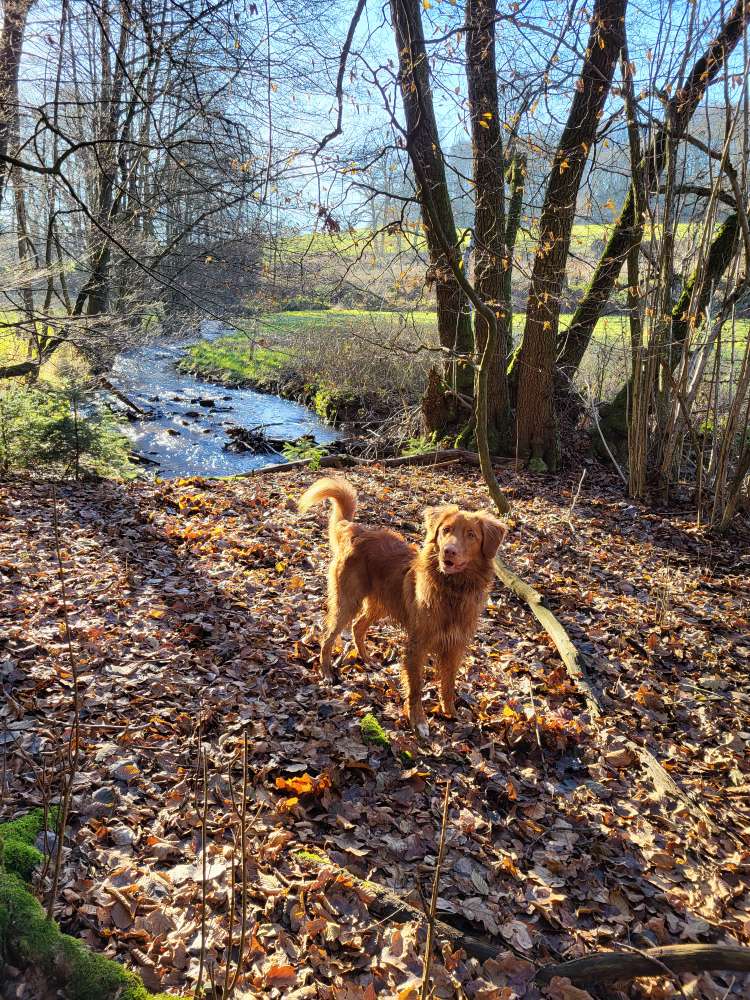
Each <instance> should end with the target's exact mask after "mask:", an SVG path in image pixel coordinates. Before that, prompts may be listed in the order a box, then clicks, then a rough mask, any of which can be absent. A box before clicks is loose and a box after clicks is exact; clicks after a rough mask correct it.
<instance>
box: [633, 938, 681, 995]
mask: <svg viewBox="0 0 750 1000" xmlns="http://www.w3.org/2000/svg"><path fill="white" fill-rule="evenodd" d="M621 947H623V948H625V949H626V950H627V951H632V952H634V953H635V954H636V955H640V956H641V957H642V958H647V959H648V961H649V962H653V963H654V964H655V965H657V966H659V968H661V969H663V971H664V973H665V974H666V975H667V977H668V978H669V979H671V980H672V981H673V982H674V984H675V986H676V987H677V989H678V990H679V993H680V996H681V997H682V998H683V1000H687V996H686V995H685V990H684V989H683V988H682V983H681V982H680V980H679V979H678V978H677V973H676V972H674V971H673V970H672V969H670V968H669V966H668V965H665V964H664V962H662V961H661V959H659V958H655V957H654V956H653V955H651V956H649V955H648V954H647V952H646V950H645V949H643V948H636V947H635V945H633V944H624V943H623V944H622V945H621Z"/></svg>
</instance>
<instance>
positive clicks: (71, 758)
mask: <svg viewBox="0 0 750 1000" xmlns="http://www.w3.org/2000/svg"><path fill="white" fill-rule="evenodd" d="M52 527H53V530H54V537H55V556H56V558H57V574H58V577H59V578H60V598H61V602H62V614H63V626H64V628H65V644H66V646H67V650H68V661H69V663H70V673H71V675H72V677H73V728H72V729H71V732H70V739H69V740H68V770H67V780H66V783H65V791H64V793H63V797H62V804H61V808H60V814H59V816H58V821H57V831H56V833H57V843H56V845H55V864H54V868H53V870H52V885H51V887H50V893H49V901H48V903H47V919H48V920H51V919H52V913H53V910H54V906H55V897H56V896H57V886H58V883H59V881H60V867H61V865H62V852H63V839H64V836H65V827H66V826H67V823H68V813H69V812H70V800H71V797H72V795H73V782H74V781H75V777H76V773H77V771H78V754H79V743H80V739H79V737H80V724H81V706H80V701H79V692H78V662H77V660H76V658H75V656H74V655H73V642H72V639H71V635H70V619H69V617H68V594H67V589H66V586H65V571H64V569H63V562H62V548H61V545H60V525H59V522H58V519H57V490H56V488H55V484H54V482H53V483H52Z"/></svg>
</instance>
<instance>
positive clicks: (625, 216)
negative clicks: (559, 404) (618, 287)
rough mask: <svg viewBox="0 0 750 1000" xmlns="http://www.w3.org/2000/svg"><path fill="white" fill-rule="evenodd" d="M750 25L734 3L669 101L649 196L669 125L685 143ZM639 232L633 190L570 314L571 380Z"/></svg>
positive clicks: (563, 354) (567, 362) (649, 171)
mask: <svg viewBox="0 0 750 1000" xmlns="http://www.w3.org/2000/svg"><path fill="white" fill-rule="evenodd" d="M748 21H750V2H748V0H737V2H736V3H735V5H734V7H733V9H732V12H731V14H730V15H729V17H728V18H727V20H726V21H725V22H724V26H723V27H722V29H721V31H720V32H719V34H718V35H717V37H716V38H715V39H714V40H713V41H712V42H711V44H710V45H709V46H708V49H707V50H706V52H705V53H704V54H703V55H702V56H701V58H700V59H699V60H698V62H696V63H695V65H694V66H693V69H692V70H691V72H690V76H689V77H688V78H687V80H686V82H685V86H684V87H682V88H681V89H680V90H678V91H677V93H676V94H675V95H674V97H672V99H671V100H670V102H669V105H668V108H667V114H666V116H665V124H664V125H663V126H662V127H661V129H659V131H658V132H657V134H656V136H655V137H654V140H653V142H652V144H651V148H650V149H649V150H648V152H647V153H646V155H645V157H644V161H643V168H644V171H645V175H646V191H647V192H653V190H654V187H655V185H656V183H657V181H658V179H659V176H660V175H661V172H662V171H663V170H664V166H665V164H666V162H667V152H668V150H667V145H668V134H667V133H668V129H667V123H669V122H670V121H671V139H672V141H673V142H675V143H678V142H680V141H681V140H682V139H683V138H684V136H685V133H686V131H687V127H688V124H689V123H690V119H691V118H692V116H693V113H694V112H695V109H696V108H697V107H698V105H699V104H700V102H701V99H702V98H703V95H704V94H705V92H706V90H707V89H708V86H709V84H710V83H711V81H712V80H713V79H714V78H715V77H716V75H717V74H718V73H719V72H720V71H721V69H722V68H723V67H724V65H725V64H726V62H727V60H728V58H729V56H730V55H731V53H732V51H733V50H734V48H735V46H736V45H737V43H738V42H739V40H740V39H741V38H742V35H743V33H744V31H745V28H746V26H747V24H748ZM639 232H640V226H639V223H638V220H637V219H636V211H635V200H634V198H633V191H632V189H631V190H629V191H628V194H627V197H626V198H625V203H624V204H623V207H622V211H621V213H620V217H619V219H618V220H617V223H616V224H615V228H614V230H613V231H612V234H611V236H610V238H609V240H608V242H607V246H606V247H605V249H604V253H603V254H602V256H601V259H600V261H599V263H598V264H597V266H596V270H595V271H594V275H593V278H592V279H591V283H590V284H589V287H588V290H587V292H586V294H585V295H584V297H583V299H582V301H581V303H580V304H579V306H578V308H577V309H576V311H575V313H574V314H573V319H572V320H571V323H570V326H569V327H568V329H567V330H566V332H565V335H564V338H563V342H562V344H561V345H560V346H561V349H560V352H559V358H558V365H559V367H560V369H561V370H562V372H563V373H564V374H565V375H567V376H568V377H569V378H571V377H572V376H573V374H575V372H576V371H577V370H578V366H579V365H580V363H581V361H582V360H583V355H584V354H585V353H586V348H587V347H588V345H589V341H590V340H591V335H592V334H593V332H594V328H595V327H596V324H597V322H598V320H599V317H600V316H601V314H602V309H603V308H604V306H605V305H606V303H607V302H608V301H609V297H610V295H611V294H612V290H613V288H614V286H615V282H616V281H617V278H618V276H619V274H620V270H621V269H622V265H623V263H624V262H625V260H626V258H627V256H628V253H629V251H630V249H631V247H632V246H633V245H634V244H635V243H636V242H637V241H638V239H639Z"/></svg>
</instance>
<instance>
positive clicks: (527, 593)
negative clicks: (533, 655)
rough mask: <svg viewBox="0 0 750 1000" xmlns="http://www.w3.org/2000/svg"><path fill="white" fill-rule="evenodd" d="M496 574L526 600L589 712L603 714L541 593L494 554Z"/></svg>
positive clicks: (572, 648) (593, 714)
mask: <svg viewBox="0 0 750 1000" xmlns="http://www.w3.org/2000/svg"><path fill="white" fill-rule="evenodd" d="M495 573H496V575H497V576H498V578H499V579H500V580H501V581H502V582H503V583H504V584H505V586H506V587H508V589H509V590H512V591H513V593H514V594H515V595H516V597H520V598H521V599H522V600H524V601H526V603H527V604H528V606H529V607H530V608H531V612H532V614H533V615H534V617H535V618H536V619H537V621H538V622H539V624H540V625H541V626H542V628H543V629H544V630H545V632H546V633H547V635H548V636H549V637H550V639H552V641H553V642H554V644H555V648H556V649H557V651H558V653H559V654H560V656H561V658H562V661H563V663H564V664H565V669H566V670H567V672H568V676H569V677H570V679H571V680H572V681H573V683H574V684H575V686H576V689H577V690H578V692H579V693H580V694H581V695H582V696H583V698H584V699H585V701H586V705H587V706H588V710H589V712H590V713H591V715H592V716H593V717H594V718H600V717H601V716H602V715H604V709H603V707H602V703H601V700H600V698H599V695H598V693H597V692H596V690H595V688H594V686H593V684H592V682H591V681H590V680H589V679H588V677H587V676H586V673H585V671H584V668H583V666H582V665H581V661H580V657H579V653H578V650H577V649H576V647H575V646H574V645H573V642H572V640H571V638H570V636H569V635H568V633H567V632H566V631H565V628H564V627H563V625H562V624H561V622H560V621H558V619H557V618H556V617H555V616H554V615H553V614H552V612H551V611H550V609H549V608H548V607H547V606H546V605H545V603H544V598H543V597H542V595H541V594H540V593H539V591H538V590H535V589H534V588H533V587H532V586H531V585H530V584H528V583H524V581H523V580H522V579H521V578H520V576H517V575H516V574H515V573H514V572H513V570H512V569H510V567H509V566H506V565H505V563H504V562H503V561H502V559H500V558H499V556H495Z"/></svg>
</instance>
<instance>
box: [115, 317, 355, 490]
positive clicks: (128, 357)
mask: <svg viewBox="0 0 750 1000" xmlns="http://www.w3.org/2000/svg"><path fill="white" fill-rule="evenodd" d="M229 332H230V331H229V330H228V329H227V328H226V327H223V326H222V325H221V324H219V323H208V322H207V323H203V324H202V326H201V330H200V337H202V338H203V339H205V340H213V339H215V338H216V337H220V336H223V335H225V334H227V333H229ZM195 339H196V338H195V337H193V338H191V339H190V340H185V341H179V342H175V341H170V342H168V343H161V344H158V343H157V344H150V345H148V346H146V347H137V348H134V349H133V350H130V351H125V352H123V353H122V354H120V355H119V356H118V358H117V360H116V361H115V364H114V367H113V369H112V376H111V377H112V383H113V385H114V386H115V387H116V388H118V389H119V390H120V391H121V392H123V393H125V395H126V396H128V398H129V399H131V400H132V401H133V402H134V403H136V404H137V405H138V406H139V407H141V408H142V409H143V410H146V411H147V415H146V416H145V417H142V418H138V419H136V420H129V422H128V423H125V424H124V425H123V427H122V430H123V432H124V433H125V434H127V436H128V437H129V438H130V441H131V443H132V448H133V451H134V452H135V454H136V455H138V456H140V457H141V458H142V459H144V460H145V462H144V465H145V468H146V470H147V471H150V472H153V473H155V474H157V475H159V476H163V477H165V478H169V477H173V476H230V475H236V474H237V473H240V472H247V471H249V470H250V469H257V468H260V467H262V466H264V465H273V464H275V463H276V462H279V461H284V459H283V457H280V456H279V455H278V454H275V453H271V454H258V453H256V452H252V451H242V452H233V451H226V450H225V447H224V446H225V445H226V444H227V443H228V442H229V438H228V437H227V430H228V429H229V428H231V427H242V428H245V429H246V430H250V429H252V428H258V427H259V426H262V427H263V428H265V429H267V432H268V436H269V437H272V438H281V439H283V440H289V441H291V440H295V439H296V438H299V437H301V436H302V435H306V434H311V435H313V437H314V438H315V440H316V441H317V442H318V443H320V444H327V443H329V442H331V441H335V440H336V438H337V436H338V435H337V434H336V431H334V430H333V429H332V428H331V427H327V426H326V425H325V424H323V423H321V421H320V420H319V419H318V417H317V415H316V414H315V413H313V412H312V410H309V409H308V408H307V407H306V406H302V405H300V404H298V403H292V402H290V401H289V400H286V399H281V398H280V397H279V396H272V395H268V394H265V393H260V392H254V391H253V390H252V389H230V388H227V387H225V386H221V385H216V384H215V383H213V382H205V381H203V380H201V379H198V378H193V377H192V376H191V375H183V374H182V373H180V372H178V371H177V370H176V368H175V363H176V362H177V361H178V360H179V359H180V357H181V356H182V355H183V354H184V352H185V349H186V347H187V346H188V344H191V343H195ZM151 463H155V464H151Z"/></svg>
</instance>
